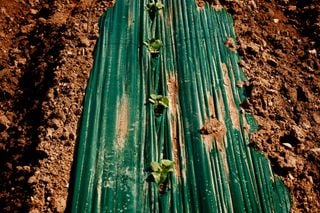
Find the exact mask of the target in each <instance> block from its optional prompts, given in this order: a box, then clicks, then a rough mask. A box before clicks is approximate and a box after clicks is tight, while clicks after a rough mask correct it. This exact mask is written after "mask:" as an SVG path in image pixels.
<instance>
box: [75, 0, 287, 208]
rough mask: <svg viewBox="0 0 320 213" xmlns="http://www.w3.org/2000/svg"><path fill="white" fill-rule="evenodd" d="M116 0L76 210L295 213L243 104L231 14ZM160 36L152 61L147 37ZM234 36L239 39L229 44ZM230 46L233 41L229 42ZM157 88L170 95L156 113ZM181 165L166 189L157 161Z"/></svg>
mask: <svg viewBox="0 0 320 213" xmlns="http://www.w3.org/2000/svg"><path fill="white" fill-rule="evenodd" d="M147 3H148V1H134V0H117V2H116V4H115V6H114V7H113V8H111V9H109V10H108V11H107V12H106V13H105V14H104V15H103V16H102V17H101V19H100V37H99V40H98V42H97V46H96V51H95V62H94V67H93V70H92V73H91V76H90V80H89V82H88V87H87V91H86V97H85V103H84V112H83V117H82V123H81V127H80V131H79V140H78V149H77V153H76V157H75V172H74V178H73V181H72V182H73V186H72V189H73V192H72V197H71V203H72V204H71V209H72V212H177V213H180V212H289V211H290V196H289V194H288V191H287V190H286V188H285V187H284V185H283V183H282V182H281V181H280V180H279V178H277V177H276V176H274V175H273V173H272V171H271V167H270V164H269V162H268V160H267V159H266V158H265V157H264V155H263V154H261V153H258V152H257V151H255V150H254V149H252V148H250V147H249V145H248V144H249V134H250V132H252V131H255V130H256V128H257V125H256V123H255V120H254V119H253V117H252V116H251V115H249V114H246V113H243V112H241V110H240V103H241V102H243V101H244V100H245V98H246V90H245V88H243V87H241V85H242V82H244V81H246V78H245V76H244V74H243V72H242V71H241V69H240V68H239V66H238V62H239V60H240V58H239V56H238V54H237V53H236V51H233V50H231V49H230V45H231V46H232V40H235V33H234V29H233V23H232V17H231V16H230V15H229V14H227V12H226V11H225V10H220V11H216V10H214V9H213V8H211V7H209V6H208V5H207V6H206V7H205V8H198V7H197V5H196V4H195V2H194V0H163V1H162V3H163V4H164V8H163V9H162V10H160V11H159V12H158V13H157V14H156V16H155V18H154V19H151V18H150V16H149V13H148V11H147V10H146V9H145V5H146V4H147ZM150 38H159V39H161V40H162V42H163V45H164V46H163V48H162V50H161V51H160V54H159V56H158V57H151V55H150V53H149V52H148V50H147V48H146V47H145V46H144V45H143V42H144V41H146V40H148V39H150ZM230 42H231V43H230ZM228 44H229V47H228ZM150 94H159V95H163V96H167V97H168V98H169V108H168V109H165V110H164V111H163V113H162V114H161V115H160V116H156V115H155V112H154V105H152V104H150V103H149V102H148V97H149V96H150ZM161 159H170V160H173V161H174V162H175V168H174V170H175V171H174V172H173V173H172V174H170V175H169V179H168V184H167V185H168V189H167V191H166V192H165V193H163V194H161V193H159V191H158V186H157V185H156V184H155V183H148V182H147V181H146V172H145V169H146V168H147V167H148V166H149V165H150V162H151V161H157V162H159V161H160V160H161Z"/></svg>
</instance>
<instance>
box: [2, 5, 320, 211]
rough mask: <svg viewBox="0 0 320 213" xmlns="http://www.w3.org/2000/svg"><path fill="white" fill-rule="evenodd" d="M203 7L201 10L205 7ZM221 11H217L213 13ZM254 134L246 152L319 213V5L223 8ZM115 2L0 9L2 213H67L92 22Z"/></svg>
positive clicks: (305, 207)
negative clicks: (252, 150) (230, 21)
mask: <svg viewBox="0 0 320 213" xmlns="http://www.w3.org/2000/svg"><path fill="white" fill-rule="evenodd" d="M202 2H203V1H202ZM217 2H218V1H213V4H214V6H215V8H219V4H218V3H217ZM220 3H221V4H222V5H223V6H225V7H227V8H228V10H229V11H230V12H231V14H232V15H233V16H234V19H235V27H236V32H237V35H238V41H237V44H236V45H235V44H233V42H231V41H227V42H226V45H229V46H230V47H231V48H233V47H238V50H237V51H238V52H239V53H240V54H241V55H242V57H243V61H242V62H241V66H243V68H244V70H245V72H246V74H247V76H248V78H249V80H250V84H249V85H246V84H245V85H244V86H246V88H247V91H248V95H249V96H250V98H249V99H248V101H246V102H245V103H243V108H244V109H245V110H247V111H249V112H252V113H253V114H254V115H255V116H256V119H257V120H258V122H259V125H260V130H259V131H258V132H257V133H255V134H254V135H253V136H252V144H253V145H254V146H255V147H257V148H258V149H260V150H262V151H263V152H264V153H266V155H267V156H268V157H269V158H270V160H271V162H272V164H273V168H274V171H275V172H276V173H277V174H278V175H279V176H281V177H282V178H283V180H284V182H285V184H286V185H287V186H288V188H289V189H290V191H291V192H292V194H293V206H294V208H293V212H317V211H319V210H318V209H320V204H319V200H320V199H319V198H320V186H319V184H320V173H319V172H320V171H319V169H320V168H319V165H320V145H319V143H320V131H319V129H320V99H319V95H320V94H319V93H320V70H319V69H320V63H319V56H320V55H319V54H320V49H319V46H320V15H319V11H320V8H319V4H317V0H310V1H302V0H301V1H299V0H295V1H294V0H273V1H271V0H268V1H265V0H256V1H254V0H250V1H244V0H243V1H241V0H234V1H231V0H229V1H222V0H221V1H220ZM111 5H112V1H111V0H99V1H95V0H81V1H79V0H54V1H49V0H43V1H39V0H27V1H18V0H0V43H1V49H0V183H1V184H0V212H28V211H31V212H34V213H35V212H63V211H64V210H65V207H66V200H67V195H68V184H69V178H70V170H71V165H72V160H73V150H74V146H75V140H76V132H77V125H78V121H79V118H80V116H81V110H82V108H81V105H82V100H83V95H84V89H85V87H86V81H87V79H88V76H89V72H90V69H91V67H92V61H93V57H92V52H93V49H94V45H95V42H96V39H97V37H98V26H97V20H98V17H99V16H100V15H101V14H102V13H103V12H104V11H105V10H106V9H107V8H108V7H110V6H111Z"/></svg>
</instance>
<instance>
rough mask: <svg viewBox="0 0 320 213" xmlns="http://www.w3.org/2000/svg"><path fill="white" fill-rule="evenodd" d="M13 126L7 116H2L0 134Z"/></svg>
mask: <svg viewBox="0 0 320 213" xmlns="http://www.w3.org/2000/svg"><path fill="white" fill-rule="evenodd" d="M10 125H11V122H10V121H9V119H8V118H7V116H5V115H0V132H1V131H4V130H7V129H8V128H9V127H10Z"/></svg>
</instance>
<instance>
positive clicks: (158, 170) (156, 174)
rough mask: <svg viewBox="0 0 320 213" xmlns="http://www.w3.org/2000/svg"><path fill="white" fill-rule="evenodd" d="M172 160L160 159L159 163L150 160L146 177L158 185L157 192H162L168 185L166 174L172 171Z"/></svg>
mask: <svg viewBox="0 0 320 213" xmlns="http://www.w3.org/2000/svg"><path fill="white" fill-rule="evenodd" d="M173 167H174V162H173V161H171V160H167V159H162V160H161V161H160V163H158V162H154V161H153V162H151V164H150V174H149V176H148V178H147V180H149V181H150V182H155V183H156V184H157V185H158V187H159V192H160V193H164V192H165V191H166V189H167V186H168V175H169V173H170V172H173V171H174V169H173Z"/></svg>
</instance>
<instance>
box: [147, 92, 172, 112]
mask: <svg viewBox="0 0 320 213" xmlns="http://www.w3.org/2000/svg"><path fill="white" fill-rule="evenodd" d="M149 102H150V103H152V104H153V105H154V111H155V114H156V115H157V116H158V115H160V114H162V112H163V110H164V109H165V108H168V107H169V99H168V97H166V96H162V95H156V94H151V95H150V98H149Z"/></svg>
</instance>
